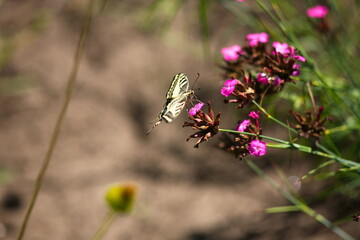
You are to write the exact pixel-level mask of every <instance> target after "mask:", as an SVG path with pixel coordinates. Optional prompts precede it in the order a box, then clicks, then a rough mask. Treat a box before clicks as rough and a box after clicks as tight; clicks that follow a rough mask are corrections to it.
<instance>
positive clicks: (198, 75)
mask: <svg viewBox="0 0 360 240" xmlns="http://www.w3.org/2000/svg"><path fill="white" fill-rule="evenodd" d="M199 77H200V73H197V77H196V79H195V82H194V83H193V85H192V87H191V89H194V86H195V83H196V82H197V80H198V79H199Z"/></svg>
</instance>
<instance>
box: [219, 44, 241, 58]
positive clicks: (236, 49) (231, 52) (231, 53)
mask: <svg viewBox="0 0 360 240" xmlns="http://www.w3.org/2000/svg"><path fill="white" fill-rule="evenodd" d="M242 53H243V52H242V51H241V47H240V46H239V45H233V46H231V47H227V48H223V49H221V54H222V55H223V57H224V59H225V61H233V60H236V59H238V57H239V55H241V54H242Z"/></svg>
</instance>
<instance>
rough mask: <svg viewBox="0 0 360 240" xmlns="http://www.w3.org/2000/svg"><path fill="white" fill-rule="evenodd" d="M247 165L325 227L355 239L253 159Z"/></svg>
mask: <svg viewBox="0 0 360 240" xmlns="http://www.w3.org/2000/svg"><path fill="white" fill-rule="evenodd" d="M246 163H247V165H248V166H249V167H250V168H251V169H252V170H254V171H255V172H256V173H257V174H258V175H259V176H261V177H263V178H264V179H265V180H266V181H267V182H268V183H269V184H270V185H271V186H272V187H273V188H274V189H276V190H277V191H278V192H279V193H280V194H281V195H283V196H284V197H285V198H286V199H287V200H289V201H290V202H291V203H292V204H294V205H295V206H296V207H298V208H299V210H300V211H302V212H304V213H306V214H307V215H309V216H310V217H312V218H314V219H315V220H316V221H318V222H319V223H321V224H323V225H324V226H325V227H327V228H329V229H330V230H331V231H333V232H334V233H335V234H336V235H338V236H339V237H341V238H342V239H345V240H355V239H354V238H353V237H351V236H350V235H349V234H347V233H346V232H344V231H343V230H342V229H341V228H339V227H337V226H336V225H334V224H333V223H332V222H330V221H329V220H328V219H327V218H325V217H324V216H323V215H321V214H319V213H317V212H316V211H315V210H314V209H312V208H310V207H309V206H307V205H306V203H304V202H303V201H301V200H300V199H297V198H295V197H294V196H293V195H292V194H290V193H289V192H287V191H286V190H285V189H283V188H282V187H281V186H280V185H279V184H278V183H277V182H275V180H273V179H272V178H271V177H270V176H269V175H267V174H266V173H265V172H264V171H263V170H262V169H261V168H259V167H258V166H257V165H256V164H255V163H254V162H253V161H249V160H246Z"/></svg>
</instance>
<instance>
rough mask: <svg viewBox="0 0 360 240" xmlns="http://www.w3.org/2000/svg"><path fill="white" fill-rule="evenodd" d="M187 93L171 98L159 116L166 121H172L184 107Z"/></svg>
mask: <svg viewBox="0 0 360 240" xmlns="http://www.w3.org/2000/svg"><path fill="white" fill-rule="evenodd" d="M186 99H187V95H185V94H183V95H181V96H179V97H177V98H174V99H172V100H171V101H170V102H169V103H168V104H167V105H166V106H165V108H164V111H163V112H162V115H161V118H162V119H163V120H164V121H165V122H167V123H170V122H172V121H173V120H174V119H175V118H176V117H177V116H179V115H180V113H181V111H182V110H183V109H184V106H185V102H186Z"/></svg>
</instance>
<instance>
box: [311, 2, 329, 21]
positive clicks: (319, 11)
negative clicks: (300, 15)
mask: <svg viewBox="0 0 360 240" xmlns="http://www.w3.org/2000/svg"><path fill="white" fill-rule="evenodd" d="M328 12H329V9H328V8H327V7H325V6H322V5H316V6H314V7H312V8H308V9H307V10H306V14H307V15H308V16H309V17H311V18H324V17H325V16H326V15H327V14H328Z"/></svg>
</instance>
